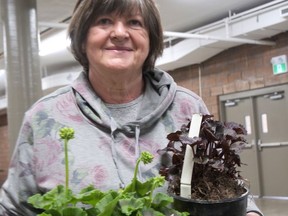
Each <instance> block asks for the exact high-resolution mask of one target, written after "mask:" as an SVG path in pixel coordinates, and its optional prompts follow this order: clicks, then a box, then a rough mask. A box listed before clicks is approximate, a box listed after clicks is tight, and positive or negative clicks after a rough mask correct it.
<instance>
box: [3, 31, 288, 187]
mask: <svg viewBox="0 0 288 216" xmlns="http://www.w3.org/2000/svg"><path fill="white" fill-rule="evenodd" d="M270 39H271V40H273V41H275V42H276V46H263V45H241V46H238V47H234V48H231V49H228V50H226V51H224V52H221V53H220V54H218V55H216V56H214V57H212V58H211V59H209V60H207V61H205V62H203V63H201V64H200V65H190V66H187V67H184V68H179V69H177V70H174V71H169V73H170V74H171V75H172V76H173V77H174V79H175V81H176V82H177V83H178V84H179V85H181V86H184V87H186V88H188V89H191V90H192V91H194V92H195V93H197V94H199V95H201V96H202V98H203V100H204V101H205V103H206V105H207V107H208V109H209V110H210V112H211V114H213V115H214V117H215V119H219V109H218V96H219V95H223V94H229V93H234V92H240V91H246V90H250V89H256V88H263V87H268V86H273V85H278V84H284V83H288V73H284V74H280V75H273V72H272V65H271V58H272V57H275V56H279V55H285V54H286V55H287V56H288V32H284V33H282V34H279V35H277V36H275V37H273V38H270ZM199 74H201V78H200V79H199ZM0 122H3V120H1V121H0ZM8 147H9V146H8V137H7V123H6V126H5V124H4V125H3V124H2V125H0V170H4V171H3V172H0V185H1V183H2V182H3V181H4V179H5V177H6V174H7V168H8V160H9V154H8V152H9V151H8V150H9V149H8Z"/></svg>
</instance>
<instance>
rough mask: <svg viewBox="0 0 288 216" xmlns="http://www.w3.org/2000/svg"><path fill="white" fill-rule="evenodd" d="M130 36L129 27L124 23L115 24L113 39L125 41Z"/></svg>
mask: <svg viewBox="0 0 288 216" xmlns="http://www.w3.org/2000/svg"><path fill="white" fill-rule="evenodd" d="M128 35H129V34H128V29H127V26H126V25H125V24H124V23H123V22H120V21H118V22H115V23H114V27H113V31H112V33H111V36H112V37H113V38H118V39H123V38H126V37H128Z"/></svg>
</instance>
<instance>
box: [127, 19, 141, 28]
mask: <svg viewBox="0 0 288 216" xmlns="http://www.w3.org/2000/svg"><path fill="white" fill-rule="evenodd" d="M129 24H130V25H131V26H134V27H143V23H142V22H140V21H139V20H130V21H129Z"/></svg>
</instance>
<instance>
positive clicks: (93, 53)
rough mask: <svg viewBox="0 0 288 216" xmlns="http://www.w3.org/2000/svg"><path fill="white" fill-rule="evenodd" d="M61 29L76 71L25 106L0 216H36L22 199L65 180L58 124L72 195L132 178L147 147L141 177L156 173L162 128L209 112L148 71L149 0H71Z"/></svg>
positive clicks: (157, 28) (159, 42)
mask: <svg viewBox="0 0 288 216" xmlns="http://www.w3.org/2000/svg"><path fill="white" fill-rule="evenodd" d="M68 32H69V37H70V39H71V50H72V52H73V54H74V56H75V58H76V59H77V60H78V61H79V63H80V64H81V65H82V66H83V72H82V73H81V74H80V76H79V77H78V78H77V80H76V81H74V83H73V84H72V85H71V86H67V87H64V88H61V89H59V90H57V91H56V92H54V93H52V94H50V95H48V96H46V97H44V98H42V99H41V100H39V101H38V102H37V103H36V104H34V105H33V106H32V107H31V109H30V110H28V111H27V112H26V114H25V117H24V121H23V125H22V128H21V131H20V135H19V139H18V143H17V147H16V150H15V153H14V155H13V159H12V163H11V168H10V170H9V175H8V179H7V181H6V182H5V184H4V186H3V190H2V198H1V202H0V207H1V208H0V213H1V210H2V212H3V213H2V214H1V215H26V216H27V215H35V212H36V211H35V210H33V209H32V208H31V207H30V206H29V205H28V204H27V203H26V200H27V198H28V197H29V196H31V195H33V194H35V193H38V192H45V191H47V190H49V189H51V188H53V187H55V186H56V185H57V184H63V182H64V180H65V177H64V175H65V173H64V172H63V170H64V164H63V158H64V154H63V149H62V143H61V141H60V140H59V134H58V131H59V129H60V128H62V127H64V126H68V127H72V128H74V129H75V139H73V140H72V141H71V142H70V144H69V154H70V155H69V158H70V162H69V163H70V176H71V180H70V187H71V188H72V189H73V190H74V191H75V192H77V191H79V190H80V189H81V188H83V187H85V186H87V185H89V184H91V183H92V184H94V185H95V186H96V187H97V188H100V189H101V190H108V189H118V188H119V187H122V186H124V185H126V184H127V183H129V182H130V180H131V178H132V176H133V171H134V166H135V161H136V159H137V158H138V156H139V153H140V152H142V151H145V150H147V151H149V152H151V153H153V154H154V156H155V159H154V163H152V164H149V165H148V166H145V167H142V168H141V174H139V175H141V176H142V178H147V177H151V176H153V175H158V172H159V167H160V158H159V155H158V154H157V150H158V149H161V148H163V147H164V146H165V145H166V143H167V140H166V135H167V134H168V133H170V132H172V131H174V130H176V129H177V128H180V127H181V125H182V124H183V123H186V122H187V120H188V119H190V118H191V116H192V114H193V113H203V114H205V113H208V110H207V108H206V106H205V104H204V103H203V101H202V99H201V98H199V97H198V96H197V95H196V94H194V93H193V92H191V91H189V90H187V89H184V88H181V87H179V86H177V85H176V83H175V82H174V81H173V79H172V78H171V77H170V76H169V75H168V74H167V73H166V72H163V71H160V70H157V69H155V68H154V64H155V61H156V59H157V57H159V56H160V55H161V54H162V51H163V34H162V27H161V22H160V16H159V12H158V10H157V8H156V6H155V3H154V1H153V0H104V1H103V0H81V1H78V2H77V4H76V7H75V10H74V14H73V17H72V20H71V23H70V27H69V29H68ZM254 210H255V211H258V210H257V208H256V209H254ZM250 214H251V215H252V214H253V213H250ZM255 215H258V214H255Z"/></svg>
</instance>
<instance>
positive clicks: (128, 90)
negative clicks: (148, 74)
mask: <svg viewBox="0 0 288 216" xmlns="http://www.w3.org/2000/svg"><path fill="white" fill-rule="evenodd" d="M89 81H90V83H91V85H92V87H93V89H94V91H95V92H96V93H97V95H99V96H100V97H101V98H102V100H103V101H104V102H105V103H110V104H121V103H128V102H130V101H132V100H135V99H136V98H138V97H139V96H140V95H141V94H142V93H143V91H144V80H143V76H142V72H138V73H133V74H131V73H130V74H129V75H128V74H125V73H121V72H120V73H116V74H115V73H114V74H110V73H102V74H101V73H96V72H93V71H89Z"/></svg>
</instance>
